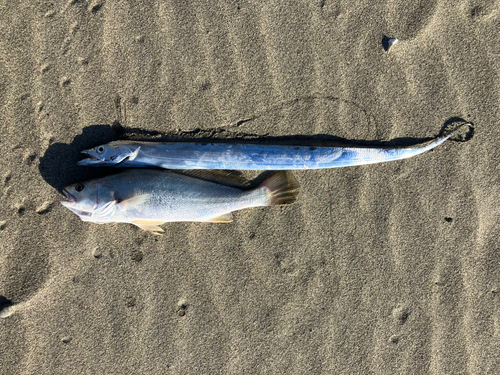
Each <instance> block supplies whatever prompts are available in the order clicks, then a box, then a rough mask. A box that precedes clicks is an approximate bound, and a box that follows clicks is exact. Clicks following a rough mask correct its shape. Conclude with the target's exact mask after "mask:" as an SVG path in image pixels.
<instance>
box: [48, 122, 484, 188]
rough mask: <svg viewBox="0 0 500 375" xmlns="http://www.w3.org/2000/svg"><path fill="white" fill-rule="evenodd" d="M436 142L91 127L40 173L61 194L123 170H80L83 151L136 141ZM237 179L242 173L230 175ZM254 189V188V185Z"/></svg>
mask: <svg viewBox="0 0 500 375" xmlns="http://www.w3.org/2000/svg"><path fill="white" fill-rule="evenodd" d="M464 122H467V121H465V120H464V119H462V118H459V117H452V118H450V119H448V120H447V121H446V122H445V123H444V125H443V126H442V128H441V131H440V133H439V134H438V135H439V136H440V135H444V134H446V133H448V132H449V131H451V130H453V129H454V128H456V126H457V123H464ZM473 135H474V128H473V126H472V125H470V126H469V131H468V133H467V134H465V135H463V136H459V137H452V138H453V140H454V141H459V142H466V141H468V140H469V139H471V138H472V137H473ZM432 139H434V137H427V138H409V137H402V138H395V139H393V140H390V141H377V140H369V141H367V140H350V139H346V138H341V137H336V136H333V135H329V134H317V135H291V136H268V135H262V134H260V135H259V134H251V133H243V132H241V131H239V130H238V131H235V130H231V129H224V128H215V129H194V130H190V131H182V130H177V131H173V132H169V133H161V132H158V131H146V130H143V129H140V128H132V127H123V126H122V125H121V124H120V123H119V122H116V121H115V122H114V123H113V124H112V125H109V124H104V125H91V126H88V127H86V128H84V129H83V132H82V134H79V135H77V136H76V137H75V138H74V139H73V141H72V142H71V143H70V144H64V143H55V144H53V145H51V146H49V148H48V149H47V151H46V152H45V154H44V156H43V157H41V158H40V164H39V171H40V174H41V176H42V178H43V179H44V180H45V181H46V182H47V183H48V184H49V185H51V186H52V187H54V188H55V189H56V190H58V191H61V190H62V189H64V187H66V186H68V185H70V184H74V183H77V182H82V181H86V180H89V179H93V178H99V177H104V176H106V175H110V174H113V173H118V172H120V171H121V170H123V169H121V168H110V167H100V168H95V167H83V166H77V162H78V161H79V160H81V159H82V154H81V151H82V150H85V149H88V148H92V147H95V146H98V145H101V144H105V143H108V142H112V141H116V140H136V141H154V142H199V143H238V144H245V143H246V144H269V145H292V146H309V147H354V146H355V147H377V148H395V147H408V146H412V145H414V144H417V143H421V142H426V141H430V140H432ZM230 173H233V174H235V175H238V174H239V172H237V171H233V172H230ZM268 176H269V172H264V173H262V174H261V175H260V176H259V177H257V179H256V181H255V182H259V181H263V179H265V178H266V177H268ZM252 185H253V184H252Z"/></svg>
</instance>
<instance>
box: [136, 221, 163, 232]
mask: <svg viewBox="0 0 500 375" xmlns="http://www.w3.org/2000/svg"><path fill="white" fill-rule="evenodd" d="M131 223H132V224H134V225H136V226H138V227H139V228H141V229H142V230H145V231H146V232H151V233H152V234H154V235H156V236H160V235H161V233H163V232H164V230H163V229H161V228H160V227H159V225H161V224H163V221H149V220H134V221H132V222H131Z"/></svg>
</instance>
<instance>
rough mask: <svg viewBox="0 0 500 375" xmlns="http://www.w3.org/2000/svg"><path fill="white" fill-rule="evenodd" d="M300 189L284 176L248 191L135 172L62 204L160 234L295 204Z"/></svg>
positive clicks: (82, 188)
mask: <svg viewBox="0 0 500 375" xmlns="http://www.w3.org/2000/svg"><path fill="white" fill-rule="evenodd" d="M298 187H299V186H298V183H297V182H296V180H295V178H294V177H293V176H292V175H291V174H290V173H285V172H278V173H276V174H274V175H273V176H271V177H270V178H268V179H267V180H265V181H264V182H263V183H262V184H261V185H259V186H257V187H256V188H253V189H250V190H248V189H241V188H237V187H233V186H227V185H224V184H221V183H217V182H213V181H207V180H204V179H201V178H196V177H191V176H188V175H184V174H181V173H175V172H170V171H165V170H159V169H132V170H127V171H124V172H121V173H118V174H115V175H111V176H107V177H104V178H99V179H95V180H91V181H88V182H85V183H80V184H75V185H72V186H68V187H67V188H65V189H64V190H63V193H64V194H65V196H66V198H67V200H66V201H61V203H62V204H63V205H64V206H65V207H67V208H69V209H70V210H71V211H73V212H74V213H76V214H77V215H78V216H79V217H80V218H81V219H82V220H84V221H91V222H95V223H99V224H103V223H113V222H121V223H132V224H135V225H137V226H139V227H140V228H142V229H144V230H147V231H151V232H154V233H157V232H160V231H162V230H161V228H160V227H158V225H160V224H162V223H165V222H173V221H201V222H207V221H212V222H227V221H231V216H230V214H231V212H233V211H236V210H241V209H244V208H250V207H259V206H267V205H275V204H286V203H292V202H293V201H294V200H295V197H296V195H297V194H298Z"/></svg>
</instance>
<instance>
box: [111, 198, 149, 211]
mask: <svg viewBox="0 0 500 375" xmlns="http://www.w3.org/2000/svg"><path fill="white" fill-rule="evenodd" d="M150 195H151V194H142V195H138V196H136V197H133V198H129V199H125V200H123V201H121V202H120V203H119V204H118V208H119V209H120V210H121V211H122V212H123V210H126V209H127V208H135V207H136V206H139V205H141V204H143V203H144V202H146V201H147V200H148V198H149V196H150Z"/></svg>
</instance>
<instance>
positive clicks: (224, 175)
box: [171, 169, 250, 189]
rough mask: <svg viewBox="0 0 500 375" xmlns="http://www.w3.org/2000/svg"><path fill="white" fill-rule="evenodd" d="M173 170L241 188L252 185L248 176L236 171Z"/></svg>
mask: <svg viewBox="0 0 500 375" xmlns="http://www.w3.org/2000/svg"><path fill="white" fill-rule="evenodd" d="M171 172H173V173H177V174H182V175H184V176H188V177H193V178H197V179H199V180H203V181H208V182H214V183H217V184H221V185H225V186H230V187H234V188H239V189H245V188H249V187H250V182H249V181H248V180H247V179H246V178H244V177H242V176H240V175H239V174H238V172H236V171H226V170H218V169H185V170H171Z"/></svg>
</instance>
